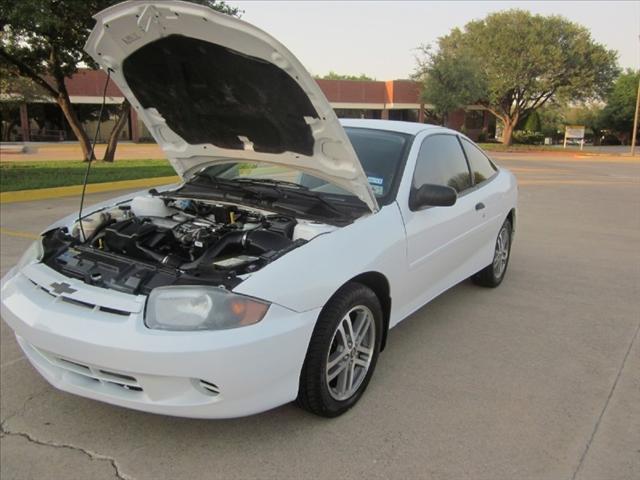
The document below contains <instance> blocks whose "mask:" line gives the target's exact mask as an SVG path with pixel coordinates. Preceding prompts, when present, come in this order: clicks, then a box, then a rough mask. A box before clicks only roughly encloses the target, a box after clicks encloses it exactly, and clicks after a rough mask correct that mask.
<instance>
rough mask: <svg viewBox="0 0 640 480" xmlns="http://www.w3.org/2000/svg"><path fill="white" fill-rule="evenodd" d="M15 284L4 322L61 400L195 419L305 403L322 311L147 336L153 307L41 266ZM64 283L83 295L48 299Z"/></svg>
mask: <svg viewBox="0 0 640 480" xmlns="http://www.w3.org/2000/svg"><path fill="white" fill-rule="evenodd" d="M10 275H12V276H11V278H9V276H7V278H6V279H5V281H3V285H2V302H1V314H2V317H3V319H4V320H5V321H6V322H7V324H9V326H10V327H11V328H12V329H13V330H14V332H15V334H16V337H17V339H18V342H19V344H20V346H21V347H22V349H23V351H24V353H25V355H26V356H27V358H28V359H29V360H30V362H31V363H32V364H33V366H34V367H35V368H36V369H37V370H38V371H39V372H40V373H41V374H42V376H44V377H45V379H47V380H48V381H49V382H50V383H51V384H52V385H54V386H55V387H57V388H59V389H61V390H65V391H67V392H71V393H75V394H78V395H82V396H84V397H88V398H92V399H95V400H100V401H104V402H108V403H111V404H115V405H120V406H123V407H128V408H133V409H137V410H143V411H147V412H153V413H160V414H166V415H175V416H183V417H194V418H229V417H239V416H244V415H250V414H253V413H258V412H262V411H265V410H269V409H271V408H274V407H277V406H279V405H282V404H285V403H287V402H290V401H292V400H293V399H295V398H296V396H297V393H298V384H299V376H300V370H301V368H302V364H303V362H304V358H305V355H306V351H307V347H308V345H309V340H310V338H311V334H312V332H313V328H314V326H315V321H316V319H317V317H318V314H319V310H312V311H307V312H302V313H298V312H294V311H291V310H288V309H286V308H284V307H281V306H278V305H272V306H271V307H270V308H269V311H268V313H267V315H266V316H265V318H264V319H263V320H262V321H261V322H259V323H257V324H256V325H252V326H248V327H242V328H238V329H233V330H225V331H215V332H166V331H157V330H150V329H148V328H146V327H145V326H144V323H143V315H144V297H135V296H131V295H127V294H123V293H119V292H115V291H108V290H104V289H100V288H96V287H92V286H89V285H86V284H84V283H82V282H80V281H75V280H73V279H69V278H67V277H64V276H62V275H60V274H59V273H57V272H55V271H53V270H51V269H49V268H48V267H46V266H44V265H41V264H36V265H30V266H28V267H26V268H25V269H24V270H23V271H22V272H18V273H13V272H12V273H11V274H10ZM63 281H64V282H66V283H67V284H71V286H72V288H74V289H76V290H77V292H75V293H73V294H71V295H68V296H66V295H63V296H57V295H55V294H52V292H51V291H49V292H47V288H48V286H49V285H51V283H54V282H58V283H59V282H63ZM105 294H106V295H105Z"/></svg>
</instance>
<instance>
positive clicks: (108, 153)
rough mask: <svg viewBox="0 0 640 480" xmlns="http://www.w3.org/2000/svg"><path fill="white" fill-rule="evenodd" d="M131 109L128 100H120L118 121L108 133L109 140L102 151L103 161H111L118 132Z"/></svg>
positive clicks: (125, 121)
mask: <svg viewBox="0 0 640 480" xmlns="http://www.w3.org/2000/svg"><path fill="white" fill-rule="evenodd" d="M130 111H131V104H130V103H129V101H128V100H125V101H124V102H122V106H121V107H120V114H119V116H118V121H117V122H116V124H115V125H114V126H113V129H112V130H111V134H110V135H109V142H108V143H107V149H106V150H105V152H104V157H103V158H102V160H103V161H105V162H113V160H114V159H115V155H116V147H117V146H118V138H119V137H120V132H121V131H122V128H123V127H124V126H125V124H126V123H127V119H128V118H129V112H130Z"/></svg>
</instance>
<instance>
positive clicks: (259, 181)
mask: <svg viewBox="0 0 640 480" xmlns="http://www.w3.org/2000/svg"><path fill="white" fill-rule="evenodd" d="M233 181H234V182H239V183H248V184H255V185H268V186H274V187H288V188H295V189H296V190H309V187H306V186H304V185H300V184H299V183H295V182H288V181H287V180H275V179H273V178H247V177H244V178H236V179H234V180H233Z"/></svg>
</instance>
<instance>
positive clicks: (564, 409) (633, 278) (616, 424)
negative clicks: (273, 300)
mask: <svg viewBox="0 0 640 480" xmlns="http://www.w3.org/2000/svg"><path fill="white" fill-rule="evenodd" d="M495 157H497V158H498V162H499V163H500V164H501V165H504V166H506V167H508V168H511V169H512V170H513V171H514V172H515V173H516V175H517V176H518V178H519V180H520V184H521V187H520V211H519V217H518V222H517V232H516V239H515V244H514V250H513V256H512V259H511V263H510V267H509V272H508V273H507V277H506V279H505V281H504V283H503V284H502V286H500V288H498V289H495V290H486V289H481V288H479V287H476V286H474V285H473V284H471V283H470V282H463V283H462V284H460V285H458V286H457V287H455V288H453V289H452V290H450V291H449V292H447V293H445V294H443V295H442V296H441V297H439V298H438V299H436V300H435V301H433V302H432V303H431V304H429V305H428V306H426V307H424V308H422V309H421V310H420V311H418V312H417V313H416V314H414V315H412V316H411V317H410V318H409V319H408V320H406V321H405V322H403V323H402V324H401V325H400V326H398V327H397V328H396V329H394V330H392V332H391V333H390V336H389V343H388V346H387V349H386V350H385V351H384V352H383V354H382V355H381V357H380V361H379V363H378V367H377V370H376V374H375V375H374V378H373V380H372V382H371V384H370V386H369V389H368V391H367V393H366V395H365V396H364V397H363V399H362V400H361V402H360V403H359V404H358V405H357V407H356V408H354V409H353V410H351V411H350V412H348V413H347V414H345V415H344V416H342V417H340V418H337V419H333V420H327V419H321V418H316V417H314V416H312V415H310V414H307V413H305V412H303V411H302V410H299V409H297V408H296V407H294V406H293V405H286V406H284V407H281V408H278V409H276V410H273V411H270V412H267V413H264V414H261V415H256V416H252V417H248V418H242V419H236V420H225V421H203V420H189V419H178V418H170V417H162V416H156V415H151V414H145V413H140V412H134V411H129V410H125V409H122V408H117V407H113V406H110V405H106V404H102V403H98V402H94V401H91V400H86V399H83V398H79V397H75V396H72V395H68V394H65V393H61V392H58V391H56V390H54V389H53V388H52V387H50V386H49V385H48V384H47V383H46V382H45V381H44V380H43V379H41V378H40V377H39V375H38V374H36V372H35V371H34V370H33V368H32V367H31V366H30V365H29V364H28V362H27V361H26V360H25V359H24V357H23V356H22V354H21V352H20V350H19V348H18V347H17V345H16V342H15V340H14V337H13V335H12V333H11V331H10V330H9V328H8V327H7V326H6V325H5V324H4V323H2V325H1V330H0V333H1V347H2V348H1V356H0V364H1V370H0V373H1V377H0V380H1V395H0V400H1V404H0V405H1V417H2V434H1V435H2V438H1V439H0V445H1V450H0V452H1V458H0V476H1V477H2V479H3V480H9V479H89V478H91V479H110V478H114V477H115V478H124V479H165V478H166V479H177V478H189V479H190V480H196V479H201V478H207V479H212V478H220V479H235V478H238V479H240V478H242V479H244V478H256V479H257V478H259V479H272V478H273V479H289V478H291V479H298V478H316V479H324V478H331V479H335V478H367V479H388V478H393V479H396V478H397V479H414V478H415V479H423V478H424V479H427V478H428V479H456V480H458V479H487V480H497V479H541V480H555V479H562V480H574V479H578V480H587V479H593V480H616V479H619V480H623V479H624V480H637V479H638V478H640V340H639V339H638V336H639V333H638V332H639V329H640V162H638V161H637V160H636V161H635V162H634V161H632V160H630V159H629V158H622V157H613V158H602V157H598V158H576V157H574V156H569V157H567V158H565V159H561V158H556V157H554V158H550V157H545V156H544V155H540V156H536V155H533V154H528V155H527V154H518V155H515V154H501V155H495ZM115 195H116V194H95V195H91V196H90V198H89V203H91V202H96V201H100V200H102V199H105V198H109V197H111V196H115ZM77 204H78V200H77V199H76V198H64V199H56V200H47V201H38V202H27V203H13V204H3V205H2V206H1V211H0V213H1V217H0V224H1V227H2V230H1V231H0V241H1V242H2V243H1V247H2V248H1V256H0V266H1V270H2V273H3V274H4V273H5V272H6V271H7V270H8V269H9V268H10V267H11V266H12V265H13V264H14V263H15V262H16V261H17V260H18V258H19V256H20V254H21V253H22V251H23V250H24V249H25V248H26V246H27V245H28V242H30V241H31V240H30V239H29V236H31V235H33V234H35V233H37V232H38V231H39V230H40V229H41V228H43V227H45V226H46V225H47V224H48V223H50V222H51V221H52V220H55V219H57V218H59V217H61V216H63V215H65V214H67V213H70V212H72V211H74V210H76V209H77ZM311 276H312V272H310V278H311Z"/></svg>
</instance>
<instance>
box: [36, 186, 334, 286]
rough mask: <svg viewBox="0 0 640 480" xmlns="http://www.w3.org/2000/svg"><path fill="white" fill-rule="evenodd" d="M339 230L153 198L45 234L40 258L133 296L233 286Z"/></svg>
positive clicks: (287, 218)
mask: <svg viewBox="0 0 640 480" xmlns="http://www.w3.org/2000/svg"><path fill="white" fill-rule="evenodd" d="M336 228H337V227H335V226H331V225H326V224H323V223H319V222H313V221H309V220H301V219H300V220H299V219H296V218H293V217H291V216H287V215H283V214H280V213H272V212H265V211H261V210H257V209H253V208H248V207H241V206H237V205H231V204H220V203H215V202H209V201H201V200H193V199H184V198H170V197H169V198H167V197H160V196H154V195H150V196H145V197H135V198H134V199H132V200H131V201H130V202H124V203H122V204H119V205H117V206H115V207H111V208H107V209H104V210H101V211H98V212H95V213H93V214H91V215H89V216H87V217H84V218H83V219H82V221H76V222H75V224H73V226H72V227H71V228H60V229H55V230H52V231H50V232H47V233H46V234H45V236H44V237H43V246H44V250H45V255H44V260H43V261H44V262H45V263H46V264H47V265H48V266H49V267H51V268H53V269H54V270H56V271H59V272H60V273H63V274H64V275H67V276H70V277H73V278H79V279H82V280H83V281H84V282H85V283H88V284H90V285H96V286H100V287H104V288H112V289H115V290H118V291H124V292H127V293H131V294H148V293H149V292H150V291H151V290H152V289H153V288H156V287H159V286H167V285H189V284H198V285H203V284H205V285H206V284H209V285H215V286H222V287H225V288H228V289H231V288H233V287H234V286H236V285H237V284H238V283H240V282H241V281H242V279H243V276H245V275H248V274H251V273H252V272H255V271H257V270H259V269H260V268H262V267H264V266H265V265H267V264H268V263H270V262H272V261H274V260H275V259H277V258H279V257H281V256H282V255H284V254H286V253H287V252H289V251H291V250H293V249H295V248H298V247H300V246H301V245H303V244H305V243H306V242H307V241H309V240H311V239H312V238H314V237H315V236H317V235H319V234H323V233H328V232H330V231H332V230H334V229H336Z"/></svg>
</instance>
